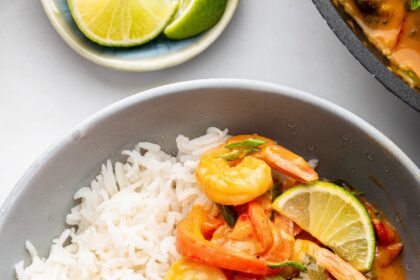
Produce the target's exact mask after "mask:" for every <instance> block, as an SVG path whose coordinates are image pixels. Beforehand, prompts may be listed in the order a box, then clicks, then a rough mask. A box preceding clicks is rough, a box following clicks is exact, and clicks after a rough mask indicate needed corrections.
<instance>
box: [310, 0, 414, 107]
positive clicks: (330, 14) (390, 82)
mask: <svg viewBox="0 0 420 280" xmlns="http://www.w3.org/2000/svg"><path fill="white" fill-rule="evenodd" d="M312 2H313V3H314V5H315V7H316V8H317V10H318V12H319V13H320V14H321V16H322V17H323V18H324V19H325V21H326V22H327V24H328V26H329V27H330V29H331V30H332V31H333V32H334V34H335V35H336V36H337V38H338V39H339V40H340V41H341V43H342V44H343V45H344V46H345V47H346V48H347V49H348V50H349V51H350V53H351V54H352V55H353V57H354V58H356V59H357V60H358V61H359V63H360V64H362V66H363V67H364V68H365V69H366V70H367V71H368V72H369V73H371V74H372V75H373V76H374V77H375V78H376V79H377V80H378V81H379V82H380V83H381V84H382V85H383V86H384V87H385V88H387V89H388V90H389V91H390V92H392V93H393V94H394V95H395V96H397V97H398V98H400V99H401V100H403V101H404V102H405V103H407V104H408V105H409V106H410V107H411V108H413V109H414V110H416V111H418V112H420V90H416V89H413V88H411V87H410V86H409V85H408V84H407V83H406V82H404V81H403V80H402V79H401V78H400V77H398V76H397V75H396V74H394V73H393V72H391V71H390V70H389V69H388V68H387V67H386V65H384V64H383V63H382V62H381V61H380V60H379V59H378V58H377V57H376V56H375V55H374V54H373V53H372V52H371V51H370V50H369V49H368V48H367V47H366V46H365V45H364V44H363V43H362V41H361V40H360V39H359V38H358V37H357V35H356V34H355V33H354V32H353V31H352V30H351V29H350V27H349V26H348V25H347V23H346V22H345V20H344V19H343V18H342V17H341V16H340V14H339V13H338V11H337V9H336V8H335V7H334V4H333V2H332V0H312ZM367 44H371V43H370V42H367Z"/></svg>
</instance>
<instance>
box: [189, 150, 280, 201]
mask: <svg viewBox="0 0 420 280" xmlns="http://www.w3.org/2000/svg"><path fill="white" fill-rule="evenodd" d="M228 152H229V150H228V149H226V148H224V147H223V146H220V147H217V148H215V149H212V150H210V151H209V152H207V153H205V154H204V155H203V156H202V157H201V159H200V163H199V164H198V167H197V171H196V173H195V174H196V178H197V181H198V184H199V185H200V187H201V189H202V191H203V192H204V193H205V194H206V195H207V197H208V198H210V199H211V200H212V201H214V202H217V203H220V204H223V205H240V204H244V203H246V202H248V201H251V200H253V199H254V198H256V197H258V196H260V195H262V194H264V193H265V192H267V191H268V190H269V189H270V188H271V186H272V185H273V179H272V176H271V168H270V166H268V164H266V163H265V162H264V161H262V160H260V159H257V158H254V157H250V156H246V157H244V158H243V160H242V161H241V162H240V163H239V164H238V165H236V166H233V167H231V166H230V165H229V162H228V161H226V160H225V159H223V158H220V155H222V154H225V153H228Z"/></svg>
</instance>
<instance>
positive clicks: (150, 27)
mask: <svg viewBox="0 0 420 280" xmlns="http://www.w3.org/2000/svg"><path fill="white" fill-rule="evenodd" d="M67 1H68V5H69V8H70V12H71V14H72V16H73V18H74V20H75V21H76V24H77V26H78V27H79V29H80V31H82V32H83V34H85V36H86V37H88V38H89V39H90V40H92V41H94V42H96V43H98V44H99V45H103V46H114V47H130V46H136V45H141V44H144V43H146V42H148V41H150V40H152V39H153V38H155V37H156V36H157V35H159V34H160V33H161V32H162V31H163V29H164V28H165V26H166V25H167V24H168V22H169V21H170V20H171V18H172V17H173V15H174V14H175V12H176V9H177V6H178V2H177V1H173V0H134V1H133V0H119V1H114V0H67Z"/></svg>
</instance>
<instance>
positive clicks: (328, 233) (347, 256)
mask: <svg viewBox="0 0 420 280" xmlns="http://www.w3.org/2000/svg"><path fill="white" fill-rule="evenodd" d="M273 208H274V209H275V210H277V211H278V212H279V213H280V214H282V215H284V216H286V217H288V218H289V219H291V220H293V221H294V222H295V223H297V224H298V225H299V226H300V227H301V228H302V229H304V230H306V231H307V232H309V233H310V234H311V235H312V236H314V237H315V238H317V239H318V240H319V241H320V242H321V243H322V244H324V245H325V246H327V247H329V248H331V249H332V250H333V251H334V252H335V253H336V254H337V255H339V256H340V257H342V258H343V259H344V260H346V261H348V262H349V263H350V264H351V265H353V267H355V268H356V269H358V270H360V271H368V270H370V268H371V266H372V261H373V258H374V257H375V234H374V232H373V227H372V223H371V221H370V217H369V215H368V213H367V211H366V209H365V208H364V206H363V205H362V204H361V203H360V202H359V200H358V199H357V198H356V197H354V196H353V195H352V194H350V193H349V192H348V191H346V190H344V189H343V188H340V187H339V186H336V185H334V184H332V183H328V182H321V181H317V182H315V183H313V184H310V185H298V186H296V187H293V188H291V189H290V190H288V191H286V192H284V193H282V194H281V195H280V196H279V197H278V198H277V199H276V200H275V201H274V202H273Z"/></svg>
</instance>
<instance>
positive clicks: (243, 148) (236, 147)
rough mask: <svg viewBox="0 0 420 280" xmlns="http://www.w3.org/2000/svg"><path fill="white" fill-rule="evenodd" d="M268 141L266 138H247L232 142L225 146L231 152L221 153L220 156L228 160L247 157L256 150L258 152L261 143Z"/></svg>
mask: <svg viewBox="0 0 420 280" xmlns="http://www.w3.org/2000/svg"><path fill="white" fill-rule="evenodd" d="M265 143H267V141H265V140H261V139H257V138H247V139H245V140H244V141H241V142H235V143H231V144H228V145H226V146H225V148H226V149H229V150H230V152H228V153H225V154H221V155H220V156H219V158H222V159H224V160H227V161H232V160H237V159H241V158H243V157H245V156H246V155H249V154H251V153H254V152H258V151H259V150H260V149H258V147H260V146H261V145H264V144H265Z"/></svg>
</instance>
